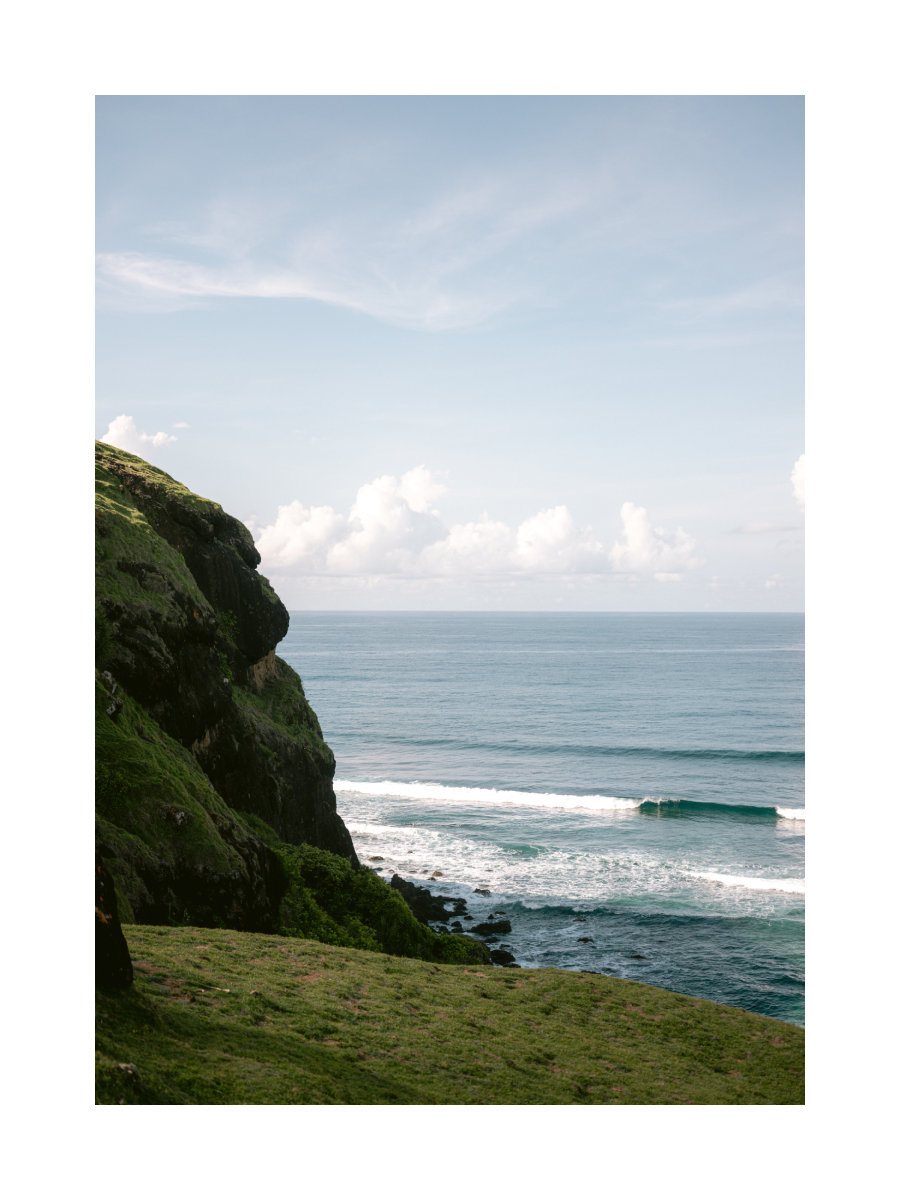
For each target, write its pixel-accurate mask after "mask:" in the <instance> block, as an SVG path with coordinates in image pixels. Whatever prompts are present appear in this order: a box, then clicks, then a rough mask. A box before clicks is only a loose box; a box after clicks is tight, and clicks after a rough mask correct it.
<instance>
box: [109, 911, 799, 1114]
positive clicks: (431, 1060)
mask: <svg viewBox="0 0 900 1200" xmlns="http://www.w3.org/2000/svg"><path fill="white" fill-rule="evenodd" d="M125 934H126V937H127V938H128V943H129V946H130V947H131V955H132V958H133V960H134V964H135V984H134V987H133V988H132V989H131V990H130V991H128V992H125V993H122V994H120V995H118V996H116V997H109V996H102V995H98V1008H97V1015H98V1025H97V1099H98V1102H99V1103H101V1104H118V1103H125V1104H803V1103H804V1082H803V1069H804V1068H803V1052H804V1034H803V1030H802V1029H798V1028H796V1027H795V1026H793V1025H787V1024H784V1023H783V1022H781V1021H775V1020H772V1019H771V1018H768V1017H762V1016H758V1015H756V1014H754V1013H748V1012H744V1011H743V1010H742V1009H737V1008H729V1007H726V1006H725V1005H722V1004H713V1003H711V1002H710V1001H708V1000H697V999H694V998H693V997H690V996H680V995H677V994H676V993H674V992H665V991H662V990H660V989H659V988H653V987H649V986H648V985H646V984H641V983H633V982H630V981H628V980H623V979H613V978H610V977H608V976H603V975H590V974H586V973H575V972H571V971H557V970H550V969H541V970H528V969H522V970H512V969H502V968H491V967H463V966H446V965H443V964H435V963H426V962H420V961H418V960H415V959H406V958H394V957H390V956H388V955H386V954H378V953H372V952H370V951H366V950H348V949H344V948H342V947H335V946H326V945H323V944H321V943H319V942H310V941H301V940H297V939H291V938H283V937H277V936H271V935H265V934H252V933H238V932H235V931H233V930H213V929H188V928H178V929H173V928H164V927H156V926H147V925H140V926H136V925H133V926H128V927H126V929H125ZM119 1064H122V1065H119ZM132 1065H133V1067H135V1068H136V1074H135V1072H134V1071H132V1070H131V1069H130V1067H131V1066H132Z"/></svg>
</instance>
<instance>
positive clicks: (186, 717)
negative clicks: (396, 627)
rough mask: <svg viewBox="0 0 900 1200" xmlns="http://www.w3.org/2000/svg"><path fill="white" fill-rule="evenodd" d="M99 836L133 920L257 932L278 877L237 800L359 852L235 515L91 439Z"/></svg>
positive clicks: (293, 828) (273, 917)
mask: <svg viewBox="0 0 900 1200" xmlns="http://www.w3.org/2000/svg"><path fill="white" fill-rule="evenodd" d="M95 512H96V517H95V520H96V599H97V626H98V628H97V642H98V651H97V675H96V681H95V688H96V705H97V717H98V720H97V780H98V796H97V800H98V848H99V849H100V850H101V853H103V855H104V857H105V858H106V860H107V862H108V864H109V866H110V869H111V871H112V873H113V875H114V876H115V878H116V881H117V884H118V887H119V891H120V895H121V897H122V898H123V899H124V900H125V902H126V906H125V913H126V914H127V912H128V908H130V909H131V913H132V914H133V916H134V917H135V918H136V919H137V920H138V921H154V922H160V921H169V920H175V919H179V920H180V919H181V918H182V917H183V914H184V912H185V911H187V913H188V915H189V917H190V919H191V920H192V921H194V922H195V923H203V924H206V923H221V924H227V925H232V926H237V927H239V928H248V929H257V930H266V929H271V928H274V927H276V925H277V923H278V922H277V908H278V904H279V901H280V898H281V895H282V894H283V892H284V889H285V887H286V886H287V880H286V876H285V874H284V871H283V869H282V868H281V866H280V863H279V860H278V857H277V855H276V854H274V853H273V851H272V849H271V848H270V847H269V846H268V845H267V844H266V842H265V841H263V840H262V839H261V838H260V837H259V836H258V835H257V833H255V832H254V830H253V829H252V828H251V827H250V824H249V823H248V822H247V820H246V819H244V818H242V816H241V814H242V813H250V814H253V815H255V816H256V817H259V818H261V819H262V820H263V821H264V822H265V823H266V825H267V826H268V827H270V828H271V830H274V832H275V834H276V835H277V836H278V838H280V839H281V840H282V841H283V842H286V843H293V844H298V845H299V844H306V845H312V846H316V847H319V848H320V849H322V850H327V851H330V852H331V853H333V854H337V855H339V856H341V857H343V858H345V859H347V860H348V862H349V863H350V864H351V865H352V866H354V867H356V866H358V862H357V858H356V853H355V851H354V849H353V842H352V840H351V838H350V835H349V833H348V832H347V830H346V828H345V826H344V823H343V821H341V818H340V817H339V816H338V813H337V807H336V802H335V797H334V790H333V787H332V779H333V777H334V755H333V754H332V753H331V750H330V749H329V748H328V746H327V745H326V744H325V741H324V739H323V737H322V730H321V728H320V726H319V722H318V720H317V718H316V715H315V713H314V712H313V710H312V709H311V708H310V706H309V704H308V702H307V700H306V697H305V695H304V692H303V685H302V683H301V681H300V678H299V676H298V675H297V674H296V672H294V671H293V670H292V669H291V668H290V667H289V666H288V665H287V663H285V662H283V661H282V660H281V659H279V658H277V657H276V655H275V647H276V645H277V644H278V642H279V641H280V640H281V639H282V638H283V637H284V635H285V633H286V632H287V628H288V621H289V618H288V614H287V611H286V609H285V607H284V605H283V604H282V603H281V601H280V600H279V599H278V597H277V596H276V595H275V593H274V592H273V591H272V589H271V587H270V586H269V584H268V581H267V580H266V579H265V578H264V577H263V576H261V575H259V574H258V572H257V570H256V567H257V566H258V564H259V554H258V552H257V550H256V548H255V547H254V545H253V540H252V538H251V537H250V533H249V531H248V530H247V528H246V527H245V526H244V525H243V524H242V523H241V522H240V521H237V520H236V519H235V518H234V517H231V516H229V515H228V514H227V513H225V512H223V510H222V508H221V506H220V505H218V504H215V503H213V502H212V501H209V500H205V499H203V498H202V497H200V496H196V495H194V494H193V493H192V492H190V491H189V490H188V489H187V488H186V487H184V486H183V485H182V484H180V483H177V482H176V481H175V480H174V479H172V478H171V477H170V476H169V475H167V474H166V473H165V472H163V471H160V470H158V469H156V468H155V467H152V466H150V464H148V463H146V462H144V461H143V460H142V459H140V458H137V457H136V456H135V455H132V454H128V453H126V452H125V451H122V450H118V449H116V448H114V447H112V446H108V445H106V444H104V443H97V445H96V510H95Z"/></svg>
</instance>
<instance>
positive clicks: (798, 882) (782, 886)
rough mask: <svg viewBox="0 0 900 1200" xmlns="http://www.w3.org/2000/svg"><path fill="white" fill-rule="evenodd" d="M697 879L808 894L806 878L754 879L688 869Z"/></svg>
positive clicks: (757, 888)
mask: <svg viewBox="0 0 900 1200" xmlns="http://www.w3.org/2000/svg"><path fill="white" fill-rule="evenodd" d="M688 875H693V876H694V878H695V879H709V880H710V881H711V882H713V883H724V884H725V886H726V887H745V888H751V889H752V890H753V891H760V892H799V893H800V894H801V895H805V894H806V880H805V879H752V878H749V877H746V876H744V875H720V874H719V872H718V871H688Z"/></svg>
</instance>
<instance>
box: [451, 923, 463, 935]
mask: <svg viewBox="0 0 900 1200" xmlns="http://www.w3.org/2000/svg"><path fill="white" fill-rule="evenodd" d="M450 928H451V929H452V930H453V932H454V933H462V931H463V927H462V925H461V924H460V922H459V921H452V922H451V924H450Z"/></svg>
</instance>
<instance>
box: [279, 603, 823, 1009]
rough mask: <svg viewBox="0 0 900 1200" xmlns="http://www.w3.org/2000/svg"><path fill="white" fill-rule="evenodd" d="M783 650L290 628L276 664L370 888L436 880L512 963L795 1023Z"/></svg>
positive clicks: (798, 636) (377, 627)
mask: <svg viewBox="0 0 900 1200" xmlns="http://www.w3.org/2000/svg"><path fill="white" fill-rule="evenodd" d="M803 636H804V621H803V617H802V615H798V614H734V613H716V614H695V613H688V614H680V613H679V614H674V613H664V614H660V613H653V614H650V613H628V614H625V613H590V614H580V613H579V614H575V613H521V614H518V613H516V614H513V613H502V614H495V613H314V612H294V613H292V614H291V627H290V631H289V633H288V636H287V637H286V638H285V640H284V641H283V642H282V643H281V645H280V647H279V649H278V653H279V654H280V655H281V657H283V658H284V659H286V661H287V662H289V663H290V664H291V665H292V666H293V667H294V668H295V669H296V670H297V671H298V672H299V673H300V675H301V676H302V678H303V682H304V686H305V688H306V693H307V696H308V697H309V700H310V702H311V703H312V705H313V708H314V709H315V710H316V712H317V713H318V716H319V719H320V721H321V723H322V728H323V731H324V733H325V737H326V739H327V741H328V742H329V744H330V745H331V747H332V749H333V750H334V752H335V756H336V758H337V775H336V783H335V790H336V792H337V797H338V809H339V811H340V813H341V815H342V816H343V818H344V820H345V821H346V823H347V826H348V828H349V829H350V831H351V833H352V835H353V840H354V843H355V845H356V847H357V852H358V853H359V855H360V858H361V859H363V861H367V862H370V864H371V865H373V866H375V867H377V868H378V869H380V870H382V871H383V873H384V874H385V877H386V878H390V875H391V874H392V873H393V872H394V871H395V870H396V871H399V872H400V873H401V874H402V875H403V876H404V877H406V878H409V879H416V880H418V881H419V882H422V881H423V880H424V879H426V878H430V877H431V875H432V874H433V872H434V871H441V872H442V875H441V876H440V877H439V879H438V880H437V882H434V883H429V885H428V886H429V887H431V888H432V890H436V891H440V892H442V893H444V894H447V895H454V896H465V897H466V898H467V900H468V902H469V909H470V911H471V912H472V914H473V915H474V917H475V919H476V920H479V919H483V918H484V917H487V916H489V915H490V914H491V913H494V914H496V913H498V912H499V911H502V912H503V914H504V915H505V916H506V917H507V918H508V919H509V920H510V922H511V923H512V933H510V934H507V935H504V936H503V938H502V939H501V942H500V943H498V944H500V945H503V946H504V947H505V948H509V949H510V950H511V951H512V952H513V953H514V955H515V957H516V960H517V961H518V962H519V963H521V964H522V965H523V966H554V967H563V968H569V969H573V970H594V971H602V972H604V973H606V974H615V975H618V976H620V977H623V978H629V979H637V980H641V981H643V982H646V983H651V984H654V985H656V986H658V987H664V988H670V989H672V990H674V991H678V992H683V993H686V994H688V995H696V996H703V997H706V998H708V999H711V1000H718V1001H721V1002H723V1003H726V1004H735V1005H738V1006H740V1007H742V1008H747V1009H750V1010H751V1011H754V1012H760V1013H765V1014H767V1015H769V1016H774V1017H779V1018H781V1019H782V1020H789V1021H795V1022H798V1023H802V1021H803V1011H804V1010H803V933H804V898H805V897H804V836H803V835H804V830H805V821H804V820H803V819H798V818H802V816H803V804H804V801H803V772H804V752H803ZM375 856H380V859H381V861H373V859H375ZM476 888H480V889H482V890H485V889H486V890H489V891H490V893H491V894H490V895H489V896H482V895H480V894H477V893H476V892H475V889H476ZM580 938H589V939H591V940H590V941H579V940H578V939H580Z"/></svg>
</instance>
